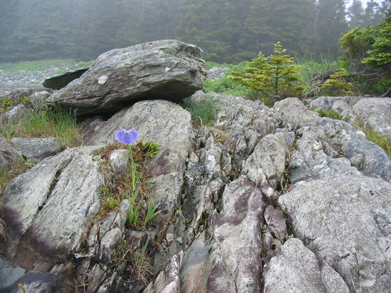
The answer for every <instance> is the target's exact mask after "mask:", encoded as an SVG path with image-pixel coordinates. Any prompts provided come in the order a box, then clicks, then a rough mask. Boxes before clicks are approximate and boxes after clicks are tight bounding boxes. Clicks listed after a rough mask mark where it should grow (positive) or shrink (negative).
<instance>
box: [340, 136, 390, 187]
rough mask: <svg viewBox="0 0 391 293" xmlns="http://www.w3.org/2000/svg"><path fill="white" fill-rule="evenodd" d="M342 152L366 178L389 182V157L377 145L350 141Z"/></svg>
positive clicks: (345, 144)
mask: <svg viewBox="0 0 391 293" xmlns="http://www.w3.org/2000/svg"><path fill="white" fill-rule="evenodd" d="M342 150H343V152H344V154H345V156H346V157H347V158H348V159H349V160H350V162H351V163H352V165H353V166H355V167H357V169H359V170H360V171H361V172H363V173H364V174H365V175H368V176H379V177H381V178H382V179H384V180H385V181H388V182H390V181H391V157H390V156H389V155H387V154H386V153H385V151H384V150H383V149H382V148H381V147H380V146H378V145H377V144H375V143H373V142H371V141H368V140H351V141H347V142H345V143H344V144H343V146H342Z"/></svg>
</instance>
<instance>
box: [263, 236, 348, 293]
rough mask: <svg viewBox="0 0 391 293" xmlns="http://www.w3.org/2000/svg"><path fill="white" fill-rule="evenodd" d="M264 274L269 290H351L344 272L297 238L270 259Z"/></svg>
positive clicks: (341, 292) (345, 292) (343, 292)
mask: <svg viewBox="0 0 391 293" xmlns="http://www.w3.org/2000/svg"><path fill="white" fill-rule="evenodd" d="M263 278H264V281H265V287H264V292H265V293H266V292H267V293H271V292H276V293H280V292H287V293H288V292H290V293H301V292H302V293H305V292H319V293H320V292H327V293H337V292H338V293H348V292H349V289H348V286H346V284H345V282H344V281H343V279H342V278H341V276H340V275H338V273H337V272H335V271H334V270H333V269H332V268H331V267H330V266H329V265H328V264H327V263H326V262H325V261H324V260H322V259H320V260H319V259H317V258H316V256H315V255H314V254H313V253H312V252H311V251H310V250H309V249H307V248H305V247H304V245H303V243H302V242H301V241H300V240H299V239H295V238H292V239H289V240H288V241H287V242H286V243H285V244H284V245H283V246H282V247H281V252H280V253H279V254H278V255H277V256H275V257H273V258H272V259H271V260H270V262H269V264H268V265H267V269H266V272H265V273H264V276H263Z"/></svg>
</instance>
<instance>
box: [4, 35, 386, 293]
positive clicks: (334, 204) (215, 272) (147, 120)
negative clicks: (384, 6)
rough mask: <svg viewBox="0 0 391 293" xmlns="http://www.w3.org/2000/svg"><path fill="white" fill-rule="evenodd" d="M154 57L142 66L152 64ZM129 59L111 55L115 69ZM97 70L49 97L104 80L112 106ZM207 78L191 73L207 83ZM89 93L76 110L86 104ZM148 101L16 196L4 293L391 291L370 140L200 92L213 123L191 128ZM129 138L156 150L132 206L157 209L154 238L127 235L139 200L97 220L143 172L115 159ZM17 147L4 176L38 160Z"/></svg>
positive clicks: (283, 109)
mask: <svg viewBox="0 0 391 293" xmlns="http://www.w3.org/2000/svg"><path fill="white" fill-rule="evenodd" d="M163 43H164V44H168V43H169V44H171V45H172V44H175V45H173V47H168V45H167V47H165V46H161V47H159V48H160V49H157V52H155V57H154V58H155V59H159V56H160V55H163V54H166V53H167V52H168V54H172V55H173V56H174V55H178V54H179V55H181V56H182V57H183V58H184V59H185V60H187V61H188V62H190V63H186V62H187V61H186V62H185V61H178V63H175V62H176V61H175V62H174V61H173V62H174V63H175V64H182V62H185V63H186V64H193V65H194V64H198V65H199V64H200V63H198V62H200V61H195V60H196V59H191V60H192V61H189V60H190V59H187V58H190V57H188V56H187V54H188V52H186V50H187V49H188V50H190V53H191V54H193V53H196V50H197V48H196V47H191V46H190V47H189V46H188V45H185V44H183V43H180V42H176V41H175V42H174V41H164V42H163ZM163 43H159V44H163ZM148 46H149V45H148V44H142V45H139V46H138V47H137V48H139V49H140V48H141V49H142V50H141V51H137V52H139V53H135V52H136V50H134V49H132V50H133V54H136V55H137V54H140V56H144V54H146V52H145V51H148V50H147V48H148ZM172 48H174V49H172ZM178 48H179V49H178ZM126 50H129V48H128V49H123V50H122V51H121V50H114V51H110V52H108V53H106V55H105V56H107V57H108V56H109V55H110V54H113V58H114V59H116V58H120V56H122V55H121V54H122V53H123V54H125V52H127V51H126ZM172 50H174V51H172ZM150 51H153V50H150ZM148 52H149V51H148ZM120 53H121V54H120ZM118 54H119V55H118ZM156 54H157V55H156ZM147 55H148V54H147ZM148 56H149V55H148ZM101 58H102V56H101V57H100V58H99V59H98V60H97V61H96V62H95V64H94V65H93V66H92V67H91V69H90V71H89V72H86V73H85V74H84V75H83V76H82V77H81V78H80V80H79V81H74V82H72V83H71V84H69V85H68V86H67V87H66V88H64V89H63V90H60V91H58V92H57V94H55V95H52V96H51V98H50V99H53V98H54V97H60V96H61V97H65V93H66V92H67V91H68V90H69V89H70V88H71V87H78V86H79V85H80V84H81V83H82V82H87V81H88V80H89V76H90V75H89V74H91V76H93V75H92V73H93V72H94V70H96V72H99V74H105V75H106V76H107V77H108V78H107V79H106V78H103V79H101V81H102V82H101V84H100V85H99V78H101V77H102V76H103V75H99V74H98V75H94V76H95V77H94V78H93V79H91V80H90V81H91V82H92V81H93V80H94V81H93V82H92V83H91V84H93V83H94V82H95V85H96V84H98V85H99V86H98V87H102V88H105V86H107V88H106V90H108V91H109V92H110V91H111V90H112V92H111V93H114V92H116V91H117V90H116V89H115V85H114V84H112V83H111V81H110V78H109V76H112V75H110V74H111V73H110V72H109V71H105V72H104V70H106V69H107V68H109V67H106V62H108V61H107V59H106V61H104V60H103V59H101ZM154 58H152V59H154ZM175 58H176V57H175ZM141 59H142V58H141ZM108 60H110V59H108ZM172 60H174V59H172ZM175 60H176V59H175ZM181 60H182V59H181ZM124 63H127V61H126V60H125V62H124ZM174 63H173V64H174ZM140 64H141V63H140ZM140 64H139V65H140ZM154 64H156V63H154ZM173 64H171V65H173ZM198 65H197V66H198ZM140 66H141V65H140ZM159 66H160V65H159ZM159 66H157V67H156V68H155V69H156V70H157V71H154V70H151V72H150V73H149V74H148V72H147V71H145V72H143V71H142V68H141V67H137V68H136V67H135V69H132V70H133V72H134V73H137V72H138V71H139V76H144V77H146V76H154V74H155V73H156V74H158V75H159V74H160V71H161V68H160V67H159ZM162 66H163V65H162ZM164 66H165V65H164ZM178 66H179V65H178ZM200 66H201V69H199V68H198V69H197V70H198V71H196V74H195V75H196V76H198V78H199V79H200V80H202V78H201V77H200V76H199V75H200V74H201V72H202V65H200ZM174 67H175V66H173V67H170V68H172V69H173V68H174ZM104 68H106V69H104ZM121 68H122V69H121V70H123V67H121ZM178 68H179V67H178ZM103 69H104V70H103ZM136 69H137V70H138V71H136ZM100 70H103V71H100ZM107 70H108V69H107ZM164 71H165V70H164ZM170 71H171V69H170V70H167V72H170ZM126 72H128V71H126ZM113 74H114V73H113ZM127 74H128V73H126V74H125V75H126V76H127V77H129V76H128V75H127ZM185 75H186V74H185ZM166 78H167V79H168V78H169V76H166ZM170 78H172V79H173V80H174V81H175V78H176V77H172V76H171V77H170ZM103 80H104V81H103ZM113 80H114V79H113ZM113 82H114V81H113ZM174 83H175V82H174ZM121 86H122V85H121V84H118V87H121ZM98 87H97V88H98ZM187 87H188V92H187V91H181V93H178V95H177V94H174V95H173V96H176V97H177V100H181V99H184V98H186V95H187V93H191V92H192V91H194V90H195V87H193V86H190V85H188V86H187ZM81 89H82V87H80V88H79V90H80V93H81V94H80V96H81V95H85V97H87V96H88V95H89V94H90V92H89V91H88V90H86V89H83V92H82V90H81ZM153 91H154V90H152V92H153ZM185 92H186V94H185ZM63 94H64V96H62V95H63ZM99 95H100V94H99ZM142 97H147V98H148V100H143V101H138V102H136V103H134V104H133V105H128V106H126V107H125V106H124V107H122V106H121V109H120V110H119V111H117V112H116V113H115V114H114V115H112V116H111V118H109V119H108V120H103V118H102V117H100V118H99V117H94V118H90V119H88V120H86V121H84V127H83V136H84V137H83V138H84V142H85V146H82V147H77V148H70V149H66V150H64V151H61V152H59V153H57V154H51V155H52V156H50V157H47V158H45V159H43V160H42V161H41V162H40V163H39V164H37V165H36V166H35V167H33V168H32V169H30V170H29V171H27V172H25V173H23V174H21V175H19V176H18V177H16V178H14V179H12V180H11V181H10V182H9V184H8V185H7V186H6V188H5V190H4V192H3V194H2V197H1V213H2V222H1V223H0V224H1V226H0V228H2V229H3V228H4V227H5V231H3V234H1V233H0V236H1V237H0V241H4V243H3V245H2V246H1V247H0V249H1V254H2V255H3V260H2V261H1V262H0V268H1V272H0V280H7V282H5V283H4V284H2V285H1V286H0V287H2V288H1V290H2V292H3V291H4V292H13V291H15V290H17V289H18V286H19V284H21V286H22V287H23V289H24V290H25V291H26V292H34V291H35V292H48V291H52V292H70V291H75V290H76V291H77V290H80V292H81V291H84V292H145V293H155V292H156V293H157V292H189V293H190V292H191V293H201V292H285V291H289V292H330V293H331V292H374V293H375V292H376V293H377V292H390V283H391V265H390V263H391V262H390V258H391V254H390V251H391V250H390V245H389V241H390V237H391V228H390V227H391V182H390V180H391V167H390V166H391V158H390V156H388V155H387V154H386V153H385V151H384V150H383V149H381V148H380V147H379V146H377V145H375V144H374V143H371V142H369V141H367V140H366V138H365V135H364V133H363V132H362V131H360V130H358V129H356V128H355V127H353V126H352V125H351V124H349V123H347V122H345V121H340V120H335V119H330V118H326V117H320V116H319V114H318V113H316V112H314V111H311V110H309V109H308V108H307V107H306V106H305V105H304V104H303V102H301V101H300V100H298V99H296V98H288V99H285V100H282V101H279V102H277V103H276V104H275V105H274V107H272V108H268V107H266V106H265V105H263V104H262V103H261V102H260V101H251V100H245V99H243V98H241V97H233V96H224V95H218V94H204V93H202V92H196V93H195V94H194V95H192V96H191V97H189V98H186V99H185V100H184V104H183V105H184V107H188V106H189V105H192V104H197V103H202V102H203V101H205V100H207V101H210V100H212V102H213V103H212V105H213V108H214V109H215V111H214V119H213V121H214V124H213V125H208V126H205V125H201V127H195V126H194V125H193V122H194V121H192V119H191V114H190V112H189V111H187V110H186V109H184V108H183V107H182V106H180V105H178V104H175V103H174V102H172V101H167V100H160V99H152V97H151V96H148V95H146V96H142V95H140V96H138V98H142ZM138 98H137V99H138ZM109 99H110V98H107V100H106V102H107V101H108V100H109ZM66 100H67V98H64V100H63V101H64V103H65V104H66V103H68V102H65V101H66ZM70 100H72V102H70V103H69V104H68V106H72V107H76V108H78V109H81V111H82V112H81V113H82V114H88V113H94V112H96V113H99V112H101V113H103V114H104V111H105V106H104V103H102V104H100V102H99V103H96V104H94V103H95V102H91V103H92V104H91V108H89V109H88V110H87V108H86V107H84V106H80V105H77V104H76V102H75V103H74V102H73V98H72V97H71V98H70ZM76 100H77V99H76ZM76 100H75V101H76ZM103 100H104V99H103ZM103 100H101V101H103ZM363 100H364V99H356V98H352V97H351V98H345V99H335V100H334V99H332V98H328V97H323V98H320V99H318V100H316V101H313V102H312V103H311V107H315V108H322V109H324V110H327V109H331V108H333V109H335V110H336V111H337V110H338V109H341V111H340V113H348V114H346V115H353V116H354V115H356V113H358V110H357V109H358V108H359V107H358V106H357V107H356V105H360V104H359V103H360V102H361V101H363ZM119 105H122V104H121V103H119V104H118V106H119ZM352 105H353V106H352ZM348 106H349V107H350V108H349V107H348ZM110 107H111V106H110ZM110 107H109V108H108V111H116V110H117V109H119V108H117V105H115V106H114V104H112V107H111V108H110ZM355 107H356V108H355ZM371 109H372V110H371V111H374V112H376V111H379V112H381V111H383V110H384V108H381V109H379V110H376V111H375V110H374V109H375V108H373V107H372V108H371ZM371 113H372V112H371ZM371 115H374V114H373V113H372V114H371ZM379 115H380V114H379ZM353 116H351V117H350V116H349V117H350V118H352V119H351V120H352V121H353V120H354V117H353ZM365 117H370V116H365ZM365 117H364V118H363V119H366V118H365ZM369 120H370V119H369ZM385 120H386V119H385ZM381 122H382V123H383V121H381ZM368 123H369V121H368ZM121 127H122V128H124V129H132V128H135V129H136V131H137V132H138V141H137V142H135V143H134V145H133V146H134V147H136V146H135V144H137V143H139V142H143V143H146V142H149V141H153V142H154V143H156V144H158V145H159V146H160V149H159V150H158V151H157V153H156V154H155V155H154V156H153V158H151V159H150V160H146V159H145V162H139V164H144V163H145V167H146V169H145V170H146V171H145V172H146V173H145V174H142V175H145V176H147V177H148V182H146V183H145V186H141V187H140V189H139V190H137V192H140V193H143V192H146V190H149V195H150V198H151V200H152V201H151V206H156V207H157V209H158V211H159V214H158V215H157V216H156V217H155V218H153V219H152V221H151V223H150V224H149V227H152V229H150V230H147V229H145V230H144V228H145V225H144V226H143V229H138V230H137V231H136V228H137V225H133V226H132V224H131V223H128V217H129V214H130V212H134V210H135V202H133V199H131V198H128V197H124V196H123V197H122V198H119V199H116V200H117V201H118V202H116V204H117V207H116V208H115V209H112V210H109V211H107V210H104V209H102V206H103V205H104V201H103V198H104V196H105V194H106V193H107V192H108V190H109V189H110V188H109V185H108V183H110V182H114V181H118V182H120V181H121V180H125V179H124V178H125V177H123V176H124V174H128V173H129V170H132V168H133V167H132V166H134V165H132V164H133V163H134V162H133V161H132V160H130V158H131V153H130V152H129V150H128V149H123V148H122V149H121V148H120V149H116V148H114V147H112V146H113V144H112V143H114V142H115V134H116V132H117V131H118V130H120V128H121ZM382 127H383V128H384V129H386V128H387V127H390V128H391V125H389V124H387V123H386V122H384V125H383V126H382ZM19 142H20V140H18V139H13V140H11V143H10V144H8V143H7V141H6V140H5V139H4V138H3V137H0V155H1V156H0V160H1V161H0V162H1V163H2V164H4V165H7V164H11V163H12V160H13V159H14V158H15V159H17V158H18V157H19V158H20V157H21V156H22V155H23V156H24V157H26V158H31V160H35V159H34V158H36V157H37V155H31V157H30V154H29V152H28V149H27V150H23V148H18V143H19ZM12 144H13V145H14V147H15V148H14V147H13V146H12ZM108 144H110V147H111V148H110V147H109V148H107V145H108ZM51 148H54V147H51V146H50V147H49V149H51ZM56 152H57V151H56ZM147 162H148V163H147ZM140 176H141V175H140ZM134 178H135V180H137V179H138V178H140V177H134ZM127 180H129V178H128V179H127ZM113 186H116V185H113ZM116 188H117V189H119V191H121V190H120V189H121V188H122V187H119V186H118V185H117V186H116ZM109 191H110V190H109ZM122 191H123V190H122ZM121 194H125V193H121ZM138 204H139V205H140V206H143V205H145V206H146V205H147V202H142V201H141V202H139V203H138ZM142 220H144V218H143V219H142ZM3 223H4V224H3ZM0 232H1V231H0ZM4 232H6V234H4ZM8 275H13V277H9V278H7V276H8Z"/></svg>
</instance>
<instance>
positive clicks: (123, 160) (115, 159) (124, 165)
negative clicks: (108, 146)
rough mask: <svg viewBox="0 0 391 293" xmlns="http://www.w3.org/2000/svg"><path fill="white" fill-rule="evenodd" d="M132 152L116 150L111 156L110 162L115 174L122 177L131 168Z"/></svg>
mask: <svg viewBox="0 0 391 293" xmlns="http://www.w3.org/2000/svg"><path fill="white" fill-rule="evenodd" d="M129 159H130V152H129V150H125V149H120V150H114V151H112V152H111V153H110V155H109V162H110V165H111V167H112V168H113V171H114V173H116V174H117V175H118V176H120V177H122V176H124V175H125V173H126V170H127V169H128V167H129Z"/></svg>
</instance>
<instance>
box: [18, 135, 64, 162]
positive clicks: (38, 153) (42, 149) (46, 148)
mask: <svg viewBox="0 0 391 293" xmlns="http://www.w3.org/2000/svg"><path fill="white" fill-rule="evenodd" d="M10 142H11V145H12V146H13V147H14V148H15V149H16V150H17V151H18V152H19V153H20V154H21V155H22V156H23V157H24V158H26V160H27V162H39V161H41V160H43V159H45V158H47V157H50V156H54V155H55V154H58V153H59V152H61V151H62V148H61V145H60V143H59V139H58V138H57V137H40V138H17V137H15V138H13V139H11V141H10Z"/></svg>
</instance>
